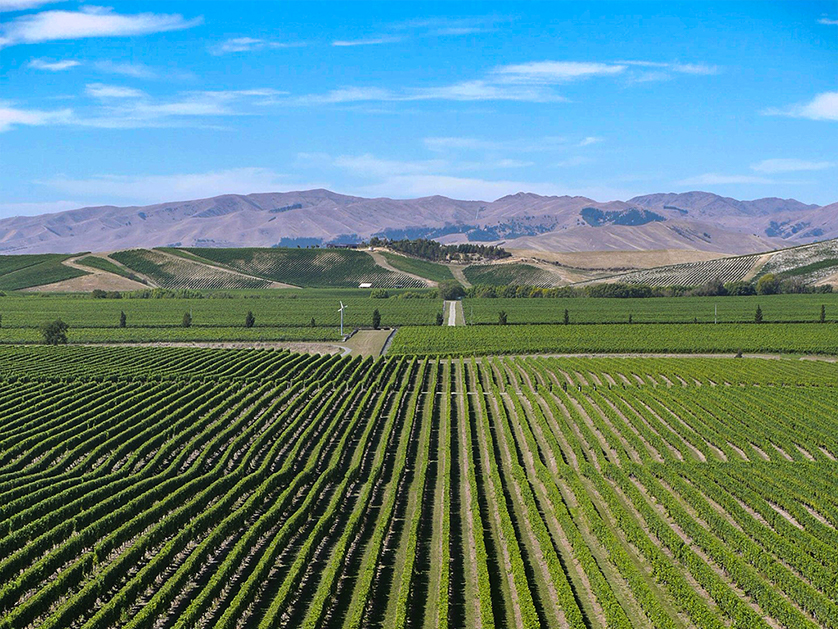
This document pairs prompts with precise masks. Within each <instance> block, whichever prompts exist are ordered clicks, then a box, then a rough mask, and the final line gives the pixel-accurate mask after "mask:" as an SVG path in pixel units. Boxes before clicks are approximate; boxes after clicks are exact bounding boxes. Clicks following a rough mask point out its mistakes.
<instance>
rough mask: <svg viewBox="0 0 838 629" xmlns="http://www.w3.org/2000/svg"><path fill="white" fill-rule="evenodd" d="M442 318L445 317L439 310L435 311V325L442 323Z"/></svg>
mask: <svg viewBox="0 0 838 629" xmlns="http://www.w3.org/2000/svg"><path fill="white" fill-rule="evenodd" d="M444 319H445V317H443V316H442V313H441V312H437V313H436V324H437V325H442V323H443V321H444Z"/></svg>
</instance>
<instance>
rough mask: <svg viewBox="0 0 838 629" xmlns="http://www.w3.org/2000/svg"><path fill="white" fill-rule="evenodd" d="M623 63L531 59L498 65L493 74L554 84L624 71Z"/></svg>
mask: <svg viewBox="0 0 838 629" xmlns="http://www.w3.org/2000/svg"><path fill="white" fill-rule="evenodd" d="M625 69H626V66H625V65H612V64H606V63H594V62H585V61H532V62H530V63H519V64H514V65H506V66H500V67H498V68H495V69H494V70H493V74H494V75H495V76H497V77H498V78H499V79H500V80H502V81H509V82H513V83H540V84H555V83H564V82H567V81H574V80H578V79H585V78H589V77H593V76H614V75H616V74H620V73H622V72H624V71H625Z"/></svg>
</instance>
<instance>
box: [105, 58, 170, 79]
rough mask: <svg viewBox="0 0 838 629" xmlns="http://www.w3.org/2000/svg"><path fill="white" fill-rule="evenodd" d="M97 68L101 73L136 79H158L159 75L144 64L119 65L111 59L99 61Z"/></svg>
mask: <svg viewBox="0 0 838 629" xmlns="http://www.w3.org/2000/svg"><path fill="white" fill-rule="evenodd" d="M94 65H95V67H96V69H97V70H99V71H100V72H105V73H107V74H118V75H120V76H130V77H131V78H134V79H156V78H157V77H158V73H157V71H156V70H154V69H153V68H150V67H149V66H147V65H145V64H142V63H118V62H115V61H111V60H109V59H107V60H104V61H97V62H96V63H95V64H94Z"/></svg>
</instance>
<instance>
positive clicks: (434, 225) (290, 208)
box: [0, 189, 838, 254]
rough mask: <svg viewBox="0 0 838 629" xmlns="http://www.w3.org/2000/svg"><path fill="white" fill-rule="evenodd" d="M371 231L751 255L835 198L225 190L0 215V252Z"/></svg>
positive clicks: (234, 242)
mask: <svg viewBox="0 0 838 629" xmlns="http://www.w3.org/2000/svg"><path fill="white" fill-rule="evenodd" d="M373 235H378V236H384V237H389V238H393V239H398V238H417V237H422V238H433V239H436V240H440V241H443V242H466V241H473V242H474V241H478V242H486V243H498V242H503V243H505V245H506V246H508V247H514V248H520V249H534V250H541V251H597V250H643V249H691V250H698V251H714V252H718V253H724V254H747V253H755V252H758V251H766V250H771V249H776V248H780V247H787V246H790V245H797V244H802V243H807V242H812V241H815V240H823V239H828V238H834V237H838V207H836V204H832V205H829V206H824V207H818V206H816V205H807V204H804V203H801V202H799V201H796V200H794V199H775V198H768V199H757V200H754V201H739V200H736V199H731V198H727V197H721V196H718V195H715V194H711V193H707V192H688V193H683V194H651V195H646V196H640V197H635V198H633V199H629V200H628V201H610V202H607V203H601V202H597V201H594V200H592V199H589V198H586V197H569V196H552V197H547V196H540V195H536V194H533V193H525V192H521V193H518V194H514V195H508V196H505V197H502V198H500V199H497V200H495V201H491V202H486V201H462V200H456V199H449V198H447V197H442V196H432V197H424V198H420V199H388V198H376V199H366V198H362V197H356V196H348V195H342V194H337V193H334V192H330V191H328V190H322V189H320V190H308V191H301V192H283V193H260V194H249V195H234V194H230V195H222V196H218V197H212V198H208V199H198V200H191V201H179V202H170V203H159V204H156V205H150V206H144V207H114V206H100V207H87V208H81V209H78V210H70V211H66V212H60V213H55V214H45V215H40V216H28V217H21V216H19V217H12V218H6V219H2V220H0V253H3V254H16V253H47V252H49V253H71V252H78V251H82V250H88V251H112V250H116V249H134V248H149V247H161V246H176V247H201V248H220V247H274V246H285V247H296V246H302V247H305V246H307V245H313V244H324V243H329V242H331V243H345V242H357V241H358V240H361V239H364V238H368V237H370V236H373Z"/></svg>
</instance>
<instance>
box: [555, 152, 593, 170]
mask: <svg viewBox="0 0 838 629" xmlns="http://www.w3.org/2000/svg"><path fill="white" fill-rule="evenodd" d="M593 161H594V160H593V159H591V158H590V157H584V156H582V155H577V156H575V157H568V158H567V159H563V160H561V161H558V162H556V163H555V164H554V166H559V167H562V168H568V167H571V166H584V165H585V164H590V163H592V162H593Z"/></svg>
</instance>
